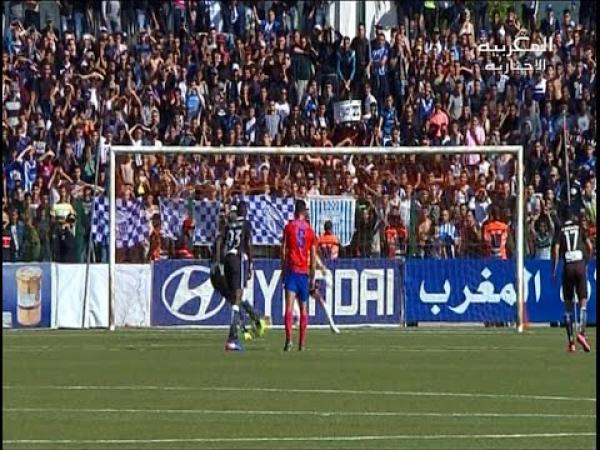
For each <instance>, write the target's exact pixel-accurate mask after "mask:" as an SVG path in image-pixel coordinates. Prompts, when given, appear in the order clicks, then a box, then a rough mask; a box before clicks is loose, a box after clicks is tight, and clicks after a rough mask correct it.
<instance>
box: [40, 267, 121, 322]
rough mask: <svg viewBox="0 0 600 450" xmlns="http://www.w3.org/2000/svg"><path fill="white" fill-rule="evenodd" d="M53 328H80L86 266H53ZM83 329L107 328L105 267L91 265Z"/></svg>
mask: <svg viewBox="0 0 600 450" xmlns="http://www.w3.org/2000/svg"><path fill="white" fill-rule="evenodd" d="M54 267H55V272H54V274H55V280H54V282H53V283H52V287H53V289H54V292H53V296H54V297H55V301H54V302H55V305H56V307H55V309H54V314H53V317H52V324H51V327H52V328H81V318H82V312H83V311H82V309H83V299H84V296H85V264H55V265H54ZM87 303H88V304H87V311H86V317H85V323H84V328H108V311H109V308H108V265H107V264H92V265H90V273H89V290H88V302H87Z"/></svg>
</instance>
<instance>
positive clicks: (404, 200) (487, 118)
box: [2, 0, 596, 262]
mask: <svg viewBox="0 0 600 450" xmlns="http://www.w3.org/2000/svg"><path fill="white" fill-rule="evenodd" d="M397 3H398V21H397V24H398V25H397V26H395V27H393V28H391V29H382V28H380V27H378V26H375V27H374V28H373V29H371V28H370V27H365V26H364V25H362V24H361V25H359V26H358V29H357V32H356V36H354V37H352V38H350V37H346V36H342V35H341V34H340V33H339V32H338V31H337V30H335V29H334V28H333V27H332V24H331V23H329V22H328V20H329V14H328V9H329V8H330V7H331V2H328V1H323V0H317V1H304V2H303V1H273V2H269V8H266V7H265V2H263V1H258V2H250V1H246V2H243V1H235V0H232V1H228V2H225V1H210V0H207V1H183V0H173V1H157V0H139V1H137V2H120V1H118V0H105V1H101V2H93V1H72V0H60V1H57V2H42V1H34V0H28V1H24V2H20V1H7V2H5V3H4V5H5V9H4V12H3V24H6V25H7V26H5V27H3V29H5V30H6V31H5V34H4V36H3V47H4V52H3V56H2V59H3V60H2V66H3V71H2V72H3V76H2V103H3V116H2V145H3V152H2V168H3V190H4V196H3V199H4V200H3V249H4V252H3V260H4V261H34V260H37V261H50V260H54V261H64V262H78V261H85V259H86V255H87V250H86V249H87V247H88V245H87V244H88V242H90V238H89V236H90V226H91V224H90V210H91V206H92V195H93V191H94V190H97V192H98V193H102V192H103V191H105V190H106V189H107V188H108V178H109V175H110V170H109V169H108V167H107V163H108V148H109V146H110V145H111V144H113V145H115V144H120V145H155V146H159V145H162V146H170V145H179V146H191V145H197V146H236V147H248V153H247V154H246V155H243V156H232V155H220V156H206V155H202V154H195V155H193V156H192V155H189V156H184V155H182V154H179V155H177V154H173V155H162V154H161V155H146V154H144V155H141V154H131V155H127V156H125V157H122V158H121V157H119V158H118V160H117V168H116V170H115V176H116V182H117V187H118V193H119V195H120V196H127V197H129V196H136V197H142V198H143V201H144V205H145V210H146V214H147V216H148V218H150V219H152V224H153V227H154V231H153V232H152V233H151V235H150V238H149V242H148V243H147V245H146V246H145V247H144V249H140V251H139V252H138V253H137V254H134V253H132V254H131V255H127V256H123V258H125V259H126V260H127V258H128V260H129V261H141V260H148V259H154V258H157V257H160V253H161V252H160V251H159V252H157V251H156V246H157V245H158V247H159V248H160V247H161V246H164V243H162V241H161V237H160V233H159V232H158V230H159V228H160V221H159V220H158V219H157V217H156V215H157V214H158V200H159V199H160V198H169V197H175V196H184V197H192V198H209V199H221V200H227V199H228V198H230V197H231V196H232V195H234V194H236V193H238V194H239V193H241V194H250V193H269V194H272V195H280V196H294V197H296V198H303V197H306V196H307V195H315V194H317V195H318V194H321V195H347V196H354V197H356V198H357V219H356V231H355V234H354V238H353V239H352V243H351V245H350V246H349V247H348V248H344V249H340V252H339V254H340V255H341V256H361V257H365V256H367V257H369V256H390V257H396V256H400V255H401V256H403V257H405V256H406V257H432V258H451V257H460V256H469V257H475V256H484V255H485V248H486V246H485V243H484V237H485V236H483V235H482V226H483V225H484V224H485V223H486V221H488V220H489V216H490V213H491V212H492V210H493V212H494V214H495V215H496V216H497V218H498V219H499V220H501V221H504V222H505V223H507V224H508V225H509V226H510V227H512V231H511V232H510V233H509V236H514V235H515V233H514V219H515V208H516V203H515V202H516V197H515V191H516V178H515V161H514V158H512V156H511V155H505V154H498V155H488V154H485V155H483V154H478V153H477V151H476V147H477V146H481V145H505V144H520V145H523V146H524V147H525V154H526V158H525V159H526V167H525V178H526V179H525V182H526V194H525V195H526V208H527V230H526V235H527V243H528V245H527V249H525V251H526V252H527V253H526V254H527V255H529V256H536V257H539V258H548V259H549V257H550V246H551V242H552V233H553V230H554V229H555V228H556V225H557V221H558V214H559V213H560V207H561V205H564V204H565V203H566V201H567V197H570V200H571V202H572V203H574V204H575V205H576V206H577V207H578V210H579V211H580V212H581V219H582V220H583V221H584V223H585V228H586V229H587V230H588V233H589V234H590V235H592V236H593V235H594V234H595V223H596V176H595V166H596V154H595V145H596V143H595V132H596V120H595V116H596V97H595V89H594V86H595V81H596V80H595V75H596V62H595V59H596V54H595V42H596V26H595V23H594V20H593V17H594V16H595V14H594V11H592V9H593V8H595V3H594V2H591V1H590V2H577V4H576V5H575V6H577V7H578V9H579V11H578V13H579V14H578V16H579V18H581V19H580V20H579V23H576V22H575V21H574V19H573V17H574V15H573V11H571V10H570V9H566V10H557V11H555V10H554V8H553V7H552V4H551V3H550V2H529V1H526V2H512V1H510V2H495V5H496V6H498V5H499V6H498V7H499V8H500V7H501V8H500V9H499V10H492V7H491V5H492V3H493V2H490V3H488V2H485V1H469V2H464V1H460V0H456V1H440V2H432V1H419V0H412V1H399V2H397ZM521 3H522V4H523V5H522V9H521V10H519V9H516V10H515V9H514V8H513V5H517V4H521ZM575 3H576V2H573V4H575ZM531 4H537V5H536V7H537V8H538V10H539V11H538V13H537V14H535V12H534V11H533V10H531V9H530V5H531ZM507 5H508V7H507ZM520 36H528V37H529V40H528V42H529V44H528V45H529V46H532V45H533V44H540V45H541V44H542V43H543V42H545V41H544V40H545V39H546V38H547V39H548V41H551V42H552V45H551V46H548V48H546V51H545V52H537V53H536V52H534V51H530V52H528V53H524V54H525V55H532V57H533V58H535V61H533V60H531V61H530V60H526V58H529V57H530V56H523V57H522V58H525V59H522V60H521V61H519V62H522V63H525V62H527V61H530V62H531V63H532V64H531V66H530V67H531V68H530V69H527V70H526V71H524V72H523V73H521V72H519V71H509V72H507V73H505V72H503V71H497V70H489V69H487V68H486V67H487V66H488V64H489V63H497V62H498V63H500V62H501V61H500V58H501V55H498V54H493V53H487V54H484V52H482V51H481V47H480V46H481V44H487V45H489V46H496V45H502V46H504V45H511V43H513V42H514V41H515V39H516V38H518V37H520ZM521 42H524V41H523V40H522V41H521ZM521 45H524V44H521ZM538 61H544V66H538V65H537V64H534V62H538ZM533 66H535V68H534V67H533ZM343 100H358V101H360V104H361V109H362V114H361V118H360V120H356V121H346V122H343V123H341V122H339V121H338V120H337V118H336V116H335V111H334V104H335V103H336V102H339V101H343ZM565 121H566V122H565ZM565 139H566V146H565ZM407 145H409V146H419V147H422V149H421V150H419V151H418V152H415V153H414V154H412V155H410V156H408V155H407V156H391V155H388V154H386V148H389V147H396V146H407ZM445 145H452V146H457V145H464V146H468V147H472V148H473V151H474V153H473V154H469V155H460V156H447V155H444V154H442V153H440V152H435V153H433V152H431V151H430V150H428V147H430V146H445ZM255 146H266V147H271V146H276V147H279V146H302V147H311V146H325V147H326V146H332V147H334V146H335V147H339V146H373V147H382V150H381V155H376V156H356V155H355V156H353V157H334V156H332V155H329V156H327V155H323V156H319V155H313V156H304V157H292V156H283V155H281V156H280V155H277V156H273V157H268V156H265V155H260V153H258V154H256V153H255V154H253V150H252V147H255ZM565 147H566V154H565ZM568 186H570V189H569V188H568ZM188 226H193V224H191V225H190V224H189V223H187V225H186V226H184V233H187V234H186V236H189V233H188V231H187V229H188ZM321 231H322V230H318V232H321ZM511 245H514V243H512V244H511V242H508V243H507V247H508V249H507V251H508V253H509V254H510V252H511ZM95 247H96V248H95V251H94V252H93V253H94V257H95V258H96V260H105V258H106V251H105V250H106V249H103V248H100V247H99V246H98V245H95ZM175 247H176V245H175V244H173V246H172V248H171V250H169V252H168V254H167V256H169V255H170V256H172V257H174V256H175V254H176V248H175ZM194 251H195V252H196V253H195V255H196V256H198V255H199V254H200V255H202V254H203V253H198V252H201V251H203V250H202V249H194Z"/></svg>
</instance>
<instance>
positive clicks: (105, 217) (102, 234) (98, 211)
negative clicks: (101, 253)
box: [92, 196, 150, 248]
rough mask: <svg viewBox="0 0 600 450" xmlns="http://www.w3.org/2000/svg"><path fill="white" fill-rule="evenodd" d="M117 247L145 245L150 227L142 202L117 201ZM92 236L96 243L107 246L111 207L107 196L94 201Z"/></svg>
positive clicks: (139, 200) (135, 200)
mask: <svg viewBox="0 0 600 450" xmlns="http://www.w3.org/2000/svg"><path fill="white" fill-rule="evenodd" d="M116 206H117V208H116V209H117V217H116V245H117V248H131V247H135V246H136V245H138V244H143V243H144V242H145V240H146V239H147V238H148V236H149V235H150V225H149V223H148V218H147V217H146V212H145V211H144V208H143V205H142V200H141V199H134V200H128V201H123V200H122V199H117V204H116ZM92 235H93V237H94V240H95V241H96V242H100V243H102V244H106V243H107V241H108V235H109V207H108V198H106V196H101V197H96V199H95V201H94V220H93V222H92Z"/></svg>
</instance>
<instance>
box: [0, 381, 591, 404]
mask: <svg viewBox="0 0 600 450" xmlns="http://www.w3.org/2000/svg"><path fill="white" fill-rule="evenodd" d="M2 388H3V389H28V390H30V389H47V390H60V391H213V392H214V391H220V392H275V393H278V392H282V393H286V394H290V393H294V394H333V395H336V394H338V395H390V396H403V397H467V398H510V399H525V400H548V401H585V402H594V403H595V402H596V399H595V398H586V397H562V396H554V395H527V394H482V393H475V392H474V393H471V392H426V391H425V392H423V391H375V390H370V389H365V390H357V389H292V388H289V389H288V388H266V387H235V386H231V387H227V386H198V387H194V386H94V385H87V386H86V385H74V386H60V385H16V384H14V385H3V386H2Z"/></svg>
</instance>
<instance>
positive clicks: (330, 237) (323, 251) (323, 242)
mask: <svg viewBox="0 0 600 450" xmlns="http://www.w3.org/2000/svg"><path fill="white" fill-rule="evenodd" d="M323 231H324V232H323V234H322V235H321V236H319V256H321V258H323V259H326V260H327V259H337V258H338V256H339V254H340V240H339V239H338V238H337V236H336V235H335V234H333V224H332V223H331V221H330V220H328V221H326V222H325V224H324V225H323Z"/></svg>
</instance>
